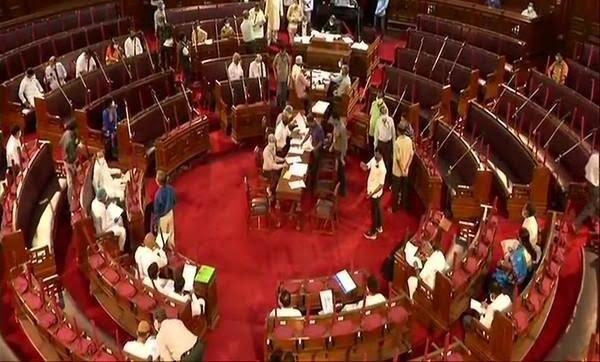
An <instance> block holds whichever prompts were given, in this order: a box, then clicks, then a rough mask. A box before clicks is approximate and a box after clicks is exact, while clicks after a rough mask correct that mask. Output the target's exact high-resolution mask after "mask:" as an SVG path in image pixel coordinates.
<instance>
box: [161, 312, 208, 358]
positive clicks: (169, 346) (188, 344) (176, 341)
mask: <svg viewBox="0 0 600 362" xmlns="http://www.w3.org/2000/svg"><path fill="white" fill-rule="evenodd" d="M153 316H154V329H156V331H157V333H156V342H157V343H158V350H159V352H160V359H161V361H194V362H202V361H204V344H203V343H202V341H201V340H200V338H198V336H196V335H195V334H194V333H192V332H190V330H189V329H187V327H186V326H185V324H183V322H182V321H181V320H179V319H167V313H166V312H165V310H164V309H162V308H159V309H157V310H156V311H154V314H153Z"/></svg>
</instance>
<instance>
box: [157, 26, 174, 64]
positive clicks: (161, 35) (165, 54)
mask: <svg viewBox="0 0 600 362" xmlns="http://www.w3.org/2000/svg"><path fill="white" fill-rule="evenodd" d="M157 24H158V25H157V27H156V38H157V39H158V45H159V49H160V53H159V61H160V62H159V63H160V65H161V66H162V67H163V69H168V68H171V67H172V66H173V47H174V46H175V40H174V39H173V37H174V34H173V32H174V30H173V26H172V25H171V24H169V23H168V22H167V19H166V18H165V17H164V16H163V15H160V16H159V17H158V23H157Z"/></svg>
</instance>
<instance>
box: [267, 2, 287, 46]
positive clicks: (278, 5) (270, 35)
mask: <svg viewBox="0 0 600 362" xmlns="http://www.w3.org/2000/svg"><path fill="white" fill-rule="evenodd" d="M265 13H266V14H265V15H266V17H267V42H268V43H269V44H270V43H271V42H273V41H277V32H279V28H280V26H281V24H280V21H281V17H282V16H283V2H282V0H267V2H266V6H265Z"/></svg>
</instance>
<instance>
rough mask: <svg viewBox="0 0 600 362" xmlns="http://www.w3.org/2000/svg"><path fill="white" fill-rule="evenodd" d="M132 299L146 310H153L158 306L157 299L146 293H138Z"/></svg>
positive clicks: (140, 307)
mask: <svg viewBox="0 0 600 362" xmlns="http://www.w3.org/2000/svg"><path fill="white" fill-rule="evenodd" d="M132 300H133V302H134V303H135V305H137V307H138V308H139V309H141V310H143V311H146V312H149V311H151V310H152V309H153V308H154V307H155V306H156V300H155V299H154V298H152V297H150V296H149V295H148V294H145V293H138V294H137V295H136V296H135V297H134V298H133V299H132Z"/></svg>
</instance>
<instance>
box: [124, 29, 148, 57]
mask: <svg viewBox="0 0 600 362" xmlns="http://www.w3.org/2000/svg"><path fill="white" fill-rule="evenodd" d="M123 47H124V48H125V57H126V58H131V57H135V56H136V55H140V54H142V53H143V52H144V48H142V41H141V40H140V38H139V37H138V36H137V35H136V34H135V31H133V30H131V31H130V32H129V37H128V38H127V39H125V44H124V45H123Z"/></svg>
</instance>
